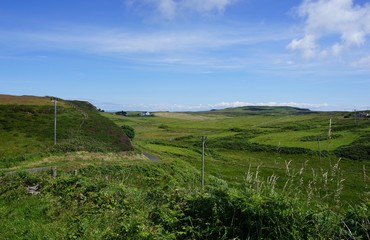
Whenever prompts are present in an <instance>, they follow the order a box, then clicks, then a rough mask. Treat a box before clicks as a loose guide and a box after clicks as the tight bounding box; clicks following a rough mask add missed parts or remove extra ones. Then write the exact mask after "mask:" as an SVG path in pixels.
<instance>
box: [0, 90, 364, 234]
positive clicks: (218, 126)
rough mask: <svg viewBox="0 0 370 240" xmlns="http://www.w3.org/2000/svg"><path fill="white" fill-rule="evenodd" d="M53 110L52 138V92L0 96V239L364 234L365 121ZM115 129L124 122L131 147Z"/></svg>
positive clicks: (284, 112)
mask: <svg viewBox="0 0 370 240" xmlns="http://www.w3.org/2000/svg"><path fill="white" fill-rule="evenodd" d="M58 106H59V108H58V124H59V125H58V126H59V128H58V141H59V142H58V144H57V146H53V141H52V134H51V133H52V130H53V125H52V122H53V111H52V103H51V102H50V98H37V97H30V96H27V97H14V96H5V95H0V134H1V138H0V222H1V228H0V239H135V240H137V239H225V240H226V239H292V240H293V239H294V240H295V239H370V220H369V219H370V216H369V209H370V201H369V199H370V193H369V192H370V190H369V187H370V178H369V172H368V171H369V169H370V164H369V163H370V161H369V156H370V151H368V149H369V147H370V134H369V133H370V121H369V120H365V119H357V120H356V121H353V119H352V118H350V117H349V116H350V114H349V113H317V112H310V111H308V110H305V109H297V108H289V107H277V108H273V107H243V108H236V109H225V110H215V111H210V112H199V113H170V112H161V113H155V116H151V117H138V116H137V114H136V112H135V113H131V114H129V117H122V116H115V115H112V114H110V113H100V114H99V113H98V111H97V110H96V108H95V107H94V106H92V105H91V104H89V103H87V102H80V101H63V100H59V104H58ZM329 119H332V123H333V124H332V135H331V138H330V139H329V138H328V135H327V134H328V127H329ZM114 123H116V124H114ZM123 125H129V126H131V127H133V128H134V129H135V132H136V137H135V138H134V140H133V142H132V144H133V145H134V150H133V149H132V147H131V143H130V142H129V141H128V139H127V137H126V136H125V135H124V132H123V130H122V129H121V128H120V126H123ZM202 136H207V137H208V139H207V141H206V145H205V146H206V147H205V161H206V162H205V166H206V167H205V173H206V174H205V189H204V190H203V189H201V174H200V169H201V156H202V149H201V147H202V144H201V140H200V139H201V137H202ZM317 138H320V152H319V151H318V143H317ZM127 150H130V151H127ZM143 152H148V153H150V154H152V155H155V156H157V157H159V158H160V161H154V162H152V161H150V160H149V159H148V158H147V157H146V156H145V154H144V153H143ZM39 167H46V168H43V169H41V170H40V169H35V168H39ZM52 169H54V170H52ZM30 170H33V171H35V170H38V171H37V172H29V171H30ZM30 187H33V188H35V187H36V188H37V190H36V193H31V192H29V188H30Z"/></svg>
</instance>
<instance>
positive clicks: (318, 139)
mask: <svg viewBox="0 0 370 240" xmlns="http://www.w3.org/2000/svg"><path fill="white" fill-rule="evenodd" d="M317 148H318V151H319V160H320V161H321V149H320V137H318V138H317Z"/></svg>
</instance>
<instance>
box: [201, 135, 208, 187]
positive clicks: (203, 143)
mask: <svg viewBox="0 0 370 240" xmlns="http://www.w3.org/2000/svg"><path fill="white" fill-rule="evenodd" d="M206 140H207V137H202V191H203V190H204V146H205V144H206Z"/></svg>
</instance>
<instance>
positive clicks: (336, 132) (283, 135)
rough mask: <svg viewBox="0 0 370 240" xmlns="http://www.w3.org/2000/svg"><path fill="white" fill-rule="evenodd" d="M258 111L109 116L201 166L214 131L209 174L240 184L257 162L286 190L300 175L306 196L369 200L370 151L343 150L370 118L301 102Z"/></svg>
mask: <svg viewBox="0 0 370 240" xmlns="http://www.w3.org/2000/svg"><path fill="white" fill-rule="evenodd" d="M252 110H253V111H252V112H251V109H250V108H248V109H247V110H243V108H237V109H226V110H223V111H222V110H217V111H211V112H202V113H169V112H159V113H155V114H154V115H155V116H154V117H122V116H115V115H112V114H109V113H105V114H103V115H104V116H106V117H108V118H110V119H111V120H113V121H114V122H116V123H117V124H118V125H129V126H132V127H133V128H134V129H135V131H136V133H137V134H136V138H135V140H134V142H133V143H134V145H135V146H136V147H137V148H140V149H142V150H145V151H149V152H151V153H153V154H157V155H158V156H160V157H162V158H164V159H182V160H185V161H187V162H189V163H191V164H192V165H193V166H194V167H196V168H197V169H200V168H201V141H200V138H201V137H202V136H207V137H208V139H207V141H206V151H205V154H206V173H207V174H209V175H213V176H217V177H219V178H221V179H223V180H226V181H227V182H228V183H229V184H231V185H232V186H236V187H238V188H242V187H243V186H244V184H245V176H246V174H247V173H248V171H254V172H256V171H257V168H258V172H259V175H260V176H262V177H263V178H264V179H267V178H268V177H269V176H275V175H276V176H277V177H278V180H277V186H278V188H280V189H283V188H284V186H285V184H286V183H287V181H292V178H295V179H293V180H294V181H297V182H296V183H297V184H298V183H299V184H301V186H300V189H299V192H300V193H301V194H302V196H303V197H306V196H307V194H308V193H309V194H311V195H312V194H315V195H316V197H317V198H319V199H324V200H325V201H327V202H328V203H332V202H333V201H340V202H341V203H343V204H346V203H354V202H355V203H359V202H362V201H366V200H367V199H368V197H369V194H370V192H369V186H370V185H369V184H370V182H369V180H370V179H369V176H370V174H369V172H368V171H369V169H370V161H369V155H368V154H366V153H365V154H364V155H362V156H361V157H362V158H363V159H360V160H353V159H350V158H343V157H341V155H340V154H338V153H337V152H336V150H338V149H340V148H341V147H345V146H347V147H348V146H352V144H353V143H355V142H356V141H359V139H361V137H363V136H367V135H368V134H369V133H370V131H369V126H370V120H369V119H358V120H357V121H356V122H355V121H354V120H353V118H349V117H348V113H341V112H322V113H320V112H309V111H306V110H300V109H294V108H266V109H265V111H260V112H259V111H257V110H258V109H252ZM330 119H332V126H331V129H332V131H331V136H332V137H331V138H330V139H329V138H328V132H329V121H330ZM318 138H320V143H318V140H317V139H318ZM362 144H363V146H365V145H366V144H368V142H367V143H366V142H362ZM319 150H320V151H319ZM338 162H339V164H338V165H337V163H338ZM333 169H334V170H333ZM333 171H336V172H335V173H334V172H333ZM319 182H320V183H319ZM321 182H325V186H323V188H325V189H320V184H321ZM313 185H314V186H313ZM339 191H340V194H339V195H338V192H339Z"/></svg>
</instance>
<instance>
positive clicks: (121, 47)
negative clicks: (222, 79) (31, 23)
mask: <svg viewBox="0 0 370 240" xmlns="http://www.w3.org/2000/svg"><path fill="white" fill-rule="evenodd" d="M290 38H291V35H290V33H289V32H284V31H278V30H276V29H273V30H272V29H270V28H265V29H262V28H261V27H260V26H251V27H248V30H245V29H244V28H240V27H234V28H230V29H229V28H226V27H225V28H218V29H210V28H208V29H204V28H201V27H200V28H198V29H181V30H173V29H168V30H156V29H154V30H151V31H147V32H141V31H139V30H128V29H120V28H116V29H108V28H97V27H88V26H66V27H64V28H61V29H59V30H55V31H39V32H12V31H0V44H4V46H5V45H8V46H10V47H11V48H14V49H17V51H23V50H24V49H25V50H28V49H32V51H34V50H42V51H45V50H46V51H48V50H49V51H50V50H51V51H55V50H62V51H63V50H67V51H71V50H72V51H76V52H82V53H87V54H94V55H103V56H112V57H115V58H122V59H126V60H129V61H130V62H131V63H142V64H144V66H148V65H150V66H152V65H161V66H169V65H170V66H173V65H177V66H181V65H182V66H191V67H202V68H203V69H204V70H209V69H235V68H239V69H240V68H243V67H245V66H246V65H248V66H251V64H254V65H255V64H257V60H259V61H261V62H263V64H265V63H266V59H262V58H261V57H259V58H256V57H254V56H256V55H257V53H256V52H257V50H255V48H254V46H255V45H258V44H261V43H268V42H279V41H281V42H285V41H287V40H288V39H290ZM240 49H243V50H244V51H240ZM250 49H253V51H251V50H250ZM26 52H27V51H26ZM220 53H222V57H220ZM269 54H270V53H269ZM258 56H261V54H259V55H258ZM251 59H253V60H251Z"/></svg>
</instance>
